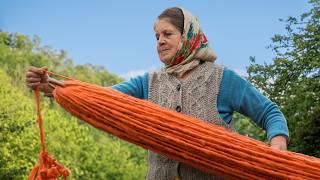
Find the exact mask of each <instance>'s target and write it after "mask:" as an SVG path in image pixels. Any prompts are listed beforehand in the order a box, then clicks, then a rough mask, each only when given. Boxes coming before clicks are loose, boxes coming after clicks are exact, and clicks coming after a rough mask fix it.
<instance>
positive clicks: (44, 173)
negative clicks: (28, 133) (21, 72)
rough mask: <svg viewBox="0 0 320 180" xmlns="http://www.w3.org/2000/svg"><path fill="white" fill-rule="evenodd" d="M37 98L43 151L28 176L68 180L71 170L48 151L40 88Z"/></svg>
mask: <svg viewBox="0 0 320 180" xmlns="http://www.w3.org/2000/svg"><path fill="white" fill-rule="evenodd" d="M35 97H36V105H37V115H38V124H39V129H40V140H41V145H42V150H41V152H40V154H39V163H38V164H37V165H36V166H35V167H34V168H33V169H32V170H31V172H30V174H29V176H28V180H54V179H57V178H59V177H62V176H63V177H64V179H67V177H68V176H69V175H70V172H69V170H68V169H66V168H65V167H63V166H62V165H61V164H59V163H58V162H57V161H56V160H55V159H54V158H53V157H51V156H50V155H49V154H48V152H47V150H46V145H45V140H44V139H45V138H44V131H43V121H42V117H41V111H40V96H39V87H36V89H35Z"/></svg>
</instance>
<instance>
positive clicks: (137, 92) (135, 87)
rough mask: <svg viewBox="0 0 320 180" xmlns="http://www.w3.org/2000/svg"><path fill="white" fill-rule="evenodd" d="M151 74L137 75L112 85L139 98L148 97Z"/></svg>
mask: <svg viewBox="0 0 320 180" xmlns="http://www.w3.org/2000/svg"><path fill="white" fill-rule="evenodd" d="M148 79H149V74H148V73H145V74H144V75H142V76H136V77H134V78H131V79H130V80H128V81H125V82H122V83H119V84H116V85H114V86H112V88H113V89H115V90H118V91H120V92H122V93H125V94H128V95H130V96H133V97H136V98H139V99H148Z"/></svg>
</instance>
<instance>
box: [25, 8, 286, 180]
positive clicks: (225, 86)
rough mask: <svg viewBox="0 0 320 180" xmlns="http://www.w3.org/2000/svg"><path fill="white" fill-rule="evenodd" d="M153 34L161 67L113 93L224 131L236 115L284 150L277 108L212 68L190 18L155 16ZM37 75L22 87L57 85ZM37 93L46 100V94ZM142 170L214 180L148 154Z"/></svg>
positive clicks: (178, 13)
mask: <svg viewBox="0 0 320 180" xmlns="http://www.w3.org/2000/svg"><path fill="white" fill-rule="evenodd" d="M154 30H155V35H156V38H157V50H158V54H159V58H160V60H161V61H162V62H163V63H164V65H165V67H164V68H162V69H161V70H159V71H156V72H149V73H146V74H144V75H143V76H138V77H136V78H133V79H131V80H129V81H127V82H123V83H120V84H117V85H115V86H113V88H114V89H116V90H119V91H121V92H123V93H126V94H129V95H131V96H134V97H137V98H141V99H148V100H150V101H152V102H154V103H156V104H159V105H161V106H163V107H166V108H170V109H173V110H175V111H177V112H180V113H184V114H187V115H190V116H193V117H196V118H198V119H200V120H202V121H206V122H208V123H214V124H218V125H220V126H224V127H225V128H227V129H230V130H234V123H233V121H232V114H233V112H234V111H237V112H239V113H241V114H244V115H246V116H248V117H250V118H251V119H252V120H253V121H254V122H255V123H256V124H258V125H259V126H260V127H262V128H263V129H265V130H266V131H267V137H268V139H269V141H270V146H271V147H273V148H276V149H281V150H286V148H287V139H288V128H287V124H286V120H285V118H284V116H283V114H282V113H281V112H280V110H279V109H278V107H277V105H276V104H275V103H273V102H271V101H270V100H269V99H268V98H266V97H265V96H263V95H262V94H261V93H259V91H258V90H257V89H256V88H255V87H254V86H252V85H251V84H250V83H249V82H248V81H246V80H245V79H243V78H242V77H240V76H239V75H237V74H236V73H235V72H233V71H231V70H229V69H227V68H224V67H222V66H219V65H216V64H215V63H214V61H215V59H216V55H215V54H214V52H213V51H212V50H211V49H210V48H209V46H208V40H207V38H206V36H205V35H204V33H203V32H202V30H201V29H200V25H199V22H198V20H197V18H196V17H194V16H193V15H192V14H191V13H190V12H188V11H186V10H185V9H182V8H177V7H174V8H169V9H166V10H165V11H163V12H162V13H161V14H160V15H159V16H158V18H157V20H156V22H155V25H154ZM42 73H43V72H42V70H41V69H40V68H35V67H31V68H30V69H29V70H28V72H27V74H26V76H27V85H28V87H30V88H34V87H35V86H36V85H39V83H40V81H41V80H42V81H45V82H47V85H48V84H49V83H54V84H58V85H59V84H60V85H61V84H62V83H61V82H59V81H57V80H55V79H52V78H49V77H47V76H43V74H42ZM47 85H45V86H47ZM43 89H44V90H43V91H44V92H45V93H46V94H47V95H49V96H50V94H51V92H52V89H50V88H49V87H45V88H43ZM148 165H149V168H148V175H147V179H155V180H159V179H182V180H185V179H193V180H199V179H220V177H217V176H215V175H213V174H208V173H206V172H202V171H200V170H198V169H196V167H191V166H189V165H186V164H183V163H180V162H177V161H175V160H172V159H169V158H167V157H166V156H163V155H159V154H156V153H154V152H152V151H149V152H148Z"/></svg>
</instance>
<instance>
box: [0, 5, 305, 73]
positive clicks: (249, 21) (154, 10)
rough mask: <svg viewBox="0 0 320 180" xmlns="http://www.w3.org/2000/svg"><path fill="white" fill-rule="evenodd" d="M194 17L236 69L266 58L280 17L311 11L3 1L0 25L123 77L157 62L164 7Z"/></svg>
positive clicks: (79, 61)
mask: <svg viewBox="0 0 320 180" xmlns="http://www.w3.org/2000/svg"><path fill="white" fill-rule="evenodd" d="M173 6H181V7H184V8H185V9H187V10H189V11H191V12H192V13H193V14H194V15H196V16H197V17H198V18H199V20H200V24H201V27H202V29H203V31H204V33H205V34H206V36H207V38H208V40H209V45H210V46H211V48H213V49H214V51H215V52H216V54H217V55H218V59H217V61H216V63H218V64H223V65H225V66H227V67H229V68H231V69H233V70H235V71H237V72H238V73H240V74H243V73H244V72H245V71H246V67H247V66H248V65H249V57H250V56H255V57H256V59H257V62H258V63H260V64H261V63H264V62H267V63H270V62H272V59H273V57H274V54H273V52H272V51H271V50H270V49H266V47H267V46H268V45H270V44H271V37H272V36H273V35H274V34H283V33H285V29H284V27H285V24H284V23H282V22H280V21H279V19H280V18H283V19H286V18H287V17H288V16H294V17H298V16H299V15H300V14H302V13H303V12H306V11H308V9H309V8H310V5H309V4H308V3H307V0H268V1H262V0H260V1H258V0H243V1H240V0H211V1H210V0H207V1H205V0H197V1H195V0H194V1H191V0H185V1H172V0H162V1H151V0H137V1H129V0H128V1H123V0H117V1H107V0H90V1H89V0H77V1H76V0H69V1H67V0H52V1H49V0H28V1H24V0H0V29H1V30H2V31H6V32H11V33H14V32H19V33H23V34H26V35H28V36H30V37H33V36H34V35H38V36H39V37H40V38H41V39H42V44H43V45H49V46H51V47H53V48H54V49H57V50H60V49H64V50H66V51H67V52H68V56H69V57H70V58H72V59H73V60H74V62H75V63H76V64H85V63H91V64H96V65H102V66H104V67H105V68H106V69H107V70H108V71H110V72H112V73H116V74H118V75H121V76H123V77H125V78H128V77H129V76H134V75H136V74H139V73H142V72H144V71H148V70H151V69H155V68H159V67H161V66H162V64H161V62H160V60H159V58H158V56H157V52H156V39H155V36H154V32H153V24H154V21H155V19H156V17H157V16H158V15H159V14H160V13H161V12H162V11H163V10H164V9H166V8H168V7H173Z"/></svg>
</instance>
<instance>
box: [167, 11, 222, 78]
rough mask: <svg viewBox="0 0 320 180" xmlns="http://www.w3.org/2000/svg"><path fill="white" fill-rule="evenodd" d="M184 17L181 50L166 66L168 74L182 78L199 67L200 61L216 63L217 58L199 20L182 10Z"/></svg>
mask: <svg viewBox="0 0 320 180" xmlns="http://www.w3.org/2000/svg"><path fill="white" fill-rule="evenodd" d="M180 9H181V10H182V12H183V16H184V29H183V33H182V36H181V40H180V42H179V49H178V51H177V53H176V54H175V55H174V57H173V58H172V60H171V62H170V63H168V64H166V72H167V73H169V74H174V75H176V76H178V77H182V76H183V75H184V73H185V72H187V71H189V70H191V69H193V68H195V67H197V66H198V65H199V61H200V60H203V61H211V62H213V61H215V60H216V59H217V56H216V55H215V53H214V52H213V51H212V50H211V49H210V48H209V47H208V40H207V38H206V36H205V35H204V34H203V32H202V31H201V29H200V24H199V22H198V19H197V18H196V17H195V16H193V15H192V14H191V13H190V12H188V11H186V10H185V9H183V8H180Z"/></svg>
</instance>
